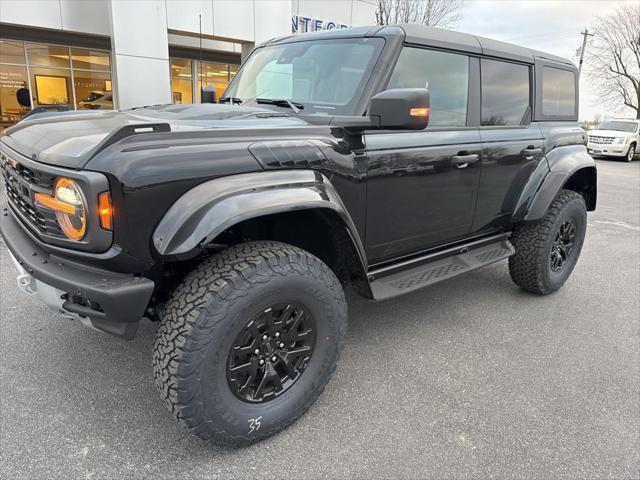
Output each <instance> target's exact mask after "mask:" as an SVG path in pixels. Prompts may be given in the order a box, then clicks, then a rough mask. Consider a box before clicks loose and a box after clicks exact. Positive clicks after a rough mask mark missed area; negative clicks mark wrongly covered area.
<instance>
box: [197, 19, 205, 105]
mask: <svg viewBox="0 0 640 480" xmlns="http://www.w3.org/2000/svg"><path fill="white" fill-rule="evenodd" d="M198 22H199V24H200V36H199V37H198V39H199V40H200V52H199V53H200V75H198V77H200V78H199V79H198V80H199V81H200V88H199V89H198V90H200V91H199V92H198V93H199V95H200V103H202V88H203V87H204V77H203V76H202V14H201V13H199V14H198Z"/></svg>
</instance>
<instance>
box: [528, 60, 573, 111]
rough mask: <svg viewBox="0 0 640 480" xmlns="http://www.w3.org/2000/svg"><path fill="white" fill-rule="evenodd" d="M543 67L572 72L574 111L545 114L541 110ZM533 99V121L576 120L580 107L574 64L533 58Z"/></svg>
mask: <svg viewBox="0 0 640 480" xmlns="http://www.w3.org/2000/svg"><path fill="white" fill-rule="evenodd" d="M544 67H550V68H556V69H558V70H564V71H567V72H570V73H572V74H573V79H574V83H575V98H574V102H575V103H574V111H573V114H572V115H545V114H544V113H543V111H542V80H543V79H542V77H543V71H544ZM534 70H535V81H534V83H535V101H534V105H533V121H534V122H550V121H572V122H577V121H578V109H579V108H580V91H579V78H578V69H577V68H576V67H575V66H574V65H569V64H566V63H560V62H554V61H552V60H548V59H546V58H540V57H536V58H535V63H534Z"/></svg>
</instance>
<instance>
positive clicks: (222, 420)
mask: <svg viewBox="0 0 640 480" xmlns="http://www.w3.org/2000/svg"><path fill="white" fill-rule="evenodd" d="M346 310H347V308H346V302H345V299H344V293H343V291H342V287H341V285H340V283H339V281H338V279H337V278H336V276H335V275H334V274H333V272H332V271H331V270H330V269H329V268H328V267H327V266H326V265H325V264H324V263H323V262H321V261H320V260H319V259H318V258H316V257H314V256H313V255H311V254H309V253H308V252H305V251H303V250H300V249H298V248H295V247H292V246H290V245H286V244H282V243H277V242H252V243H246V244H241V245H238V246H235V247H231V248H229V249H228V250H226V251H224V252H222V253H221V254H219V255H216V256H214V257H211V258H209V259H207V260H205V261H204V262H203V263H202V264H201V265H200V266H199V267H197V268H196V269H195V270H194V271H193V272H191V273H190V274H189V275H187V277H186V278H185V279H184V281H183V283H182V284H181V286H180V287H179V288H178V289H177V290H176V291H175V292H174V294H173V295H172V298H171V299H170V300H169V301H168V302H167V305H166V308H165V311H164V315H163V318H162V320H161V323H160V327H159V328H158V332H157V335H156V341H155V345H154V353H153V367H154V374H155V379H156V384H157V386H158V388H159V390H160V392H161V394H162V396H163V397H164V399H165V401H166V403H167V406H168V407H169V410H170V411H171V412H172V413H173V415H174V416H175V417H176V418H177V419H178V420H179V421H180V422H181V423H183V424H184V425H185V426H186V427H187V428H188V429H189V430H190V431H191V432H192V433H193V434H195V435H197V436H199V437H200V438H202V439H204V440H207V441H210V442H212V443H216V444H221V445H227V446H240V445H246V444H249V443H252V442H255V441H257V440H260V439H263V438H266V437H268V436H270V435H273V434H274V433H276V432H278V431H280V430H282V429H283V428H285V427H287V426H288V425H290V424H291V423H293V422H294V421H295V420H296V419H297V418H298V417H299V416H300V415H302V414H303V413H304V412H305V411H306V410H307V409H308V408H309V406H310V405H311V404H312V403H313V402H314V401H315V400H316V398H317V397H318V396H319V395H320V394H321V393H322V391H323V390H324V387H325V385H326V384H327V382H328V380H329V378H330V376H331V374H332V373H333V371H334V369H335V367H336V362H337V360H338V355H339V351H340V347H341V344H342V340H343V338H344V335H345V330H346V322H347V317H346Z"/></svg>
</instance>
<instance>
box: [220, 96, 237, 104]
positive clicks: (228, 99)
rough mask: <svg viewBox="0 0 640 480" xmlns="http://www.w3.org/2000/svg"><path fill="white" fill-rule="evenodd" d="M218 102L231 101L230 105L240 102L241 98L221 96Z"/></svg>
mask: <svg viewBox="0 0 640 480" xmlns="http://www.w3.org/2000/svg"><path fill="white" fill-rule="evenodd" d="M218 103H231V105H233V104H234V103H237V104H240V103H242V99H241V98H238V97H222V98H221V99H220V100H219V101H218Z"/></svg>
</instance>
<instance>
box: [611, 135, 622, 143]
mask: <svg viewBox="0 0 640 480" xmlns="http://www.w3.org/2000/svg"><path fill="white" fill-rule="evenodd" d="M611 143H613V144H614V145H620V144H622V143H624V137H618V138H614V139H613V142H611Z"/></svg>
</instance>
